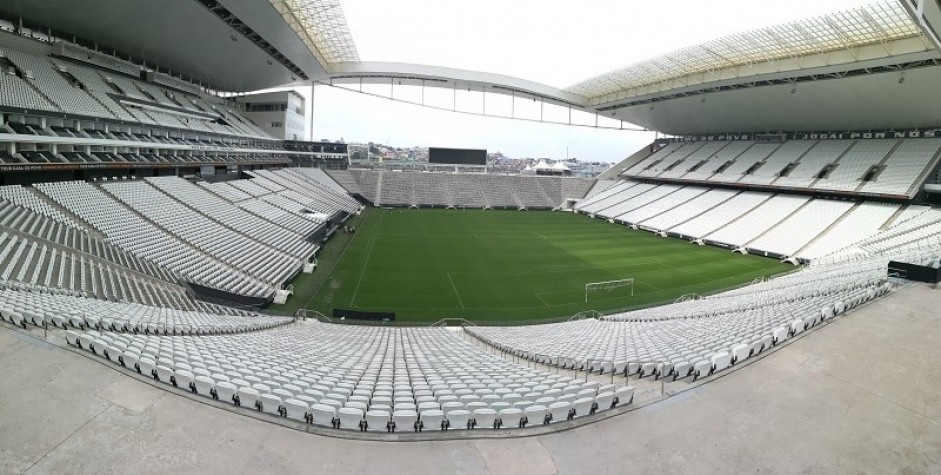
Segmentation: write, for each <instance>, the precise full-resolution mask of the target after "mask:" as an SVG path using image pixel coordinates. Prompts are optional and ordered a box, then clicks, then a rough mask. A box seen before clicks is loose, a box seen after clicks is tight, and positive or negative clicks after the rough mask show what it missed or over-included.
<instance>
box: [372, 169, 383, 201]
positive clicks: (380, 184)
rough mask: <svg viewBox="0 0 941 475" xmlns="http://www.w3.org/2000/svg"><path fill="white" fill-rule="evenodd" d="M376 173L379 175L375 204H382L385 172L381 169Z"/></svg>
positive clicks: (377, 177)
mask: <svg viewBox="0 0 941 475" xmlns="http://www.w3.org/2000/svg"><path fill="white" fill-rule="evenodd" d="M376 173H377V174H378V175H377V176H376V202H375V203H374V204H375V205H376V206H378V205H380V204H382V175H383V173H382V171H379V172H376Z"/></svg>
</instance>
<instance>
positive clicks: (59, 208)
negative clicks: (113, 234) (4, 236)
mask: <svg viewBox="0 0 941 475" xmlns="http://www.w3.org/2000/svg"><path fill="white" fill-rule="evenodd" d="M29 189H30V190H32V193H33V194H34V195H35V196H36V197H38V198H39V199H40V200H41V201H43V202H44V203H46V204H47V205H49V206H50V207H51V208H54V209H55V210H56V211H58V212H60V213H62V214H63V215H65V216H67V217H68V218H69V219H71V220H72V221H74V222H76V223H78V224H79V225H81V226H82V228H83V229H84V230H85V232H87V233H88V235H89V236H91V237H94V238H97V239H101V240H102V241H104V240H106V239H107V236H105V235H104V234H103V233H102V232H101V231H99V230H98V229H96V228H95V227H94V226H92V225H91V224H88V222H87V221H85V220H84V219H82V218H80V217H78V215H76V214H74V213H72V212H71V211H69V210H67V209H65V207H63V206H61V205H60V204H59V203H57V202H56V201H55V200H53V199H52V198H49V197H48V196H46V194H45V193H43V192H42V191H39V189H38V188H32V187H29Z"/></svg>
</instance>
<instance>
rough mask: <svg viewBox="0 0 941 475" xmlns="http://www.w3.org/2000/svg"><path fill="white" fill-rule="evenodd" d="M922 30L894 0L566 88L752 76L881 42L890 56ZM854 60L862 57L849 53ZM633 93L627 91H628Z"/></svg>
mask: <svg viewBox="0 0 941 475" xmlns="http://www.w3.org/2000/svg"><path fill="white" fill-rule="evenodd" d="M921 35H922V32H921V29H920V28H919V26H918V25H916V24H915V23H914V22H913V21H912V19H911V18H910V16H909V14H908V12H906V11H905V8H903V7H902V5H901V4H899V2H898V1H895V0H890V1H883V2H880V3H875V4H872V5H867V6H862V7H859V8H854V9H851V10H846V11H842V12H838V13H833V14H829V15H823V16H819V17H816V18H811V19H808V20H803V21H797V22H792V23H787V24H783V25H778V26H773V27H770V28H762V29H759V30H755V31H749V32H745V33H740V34H735V35H731V36H726V37H724V38H719V39H716V40H712V41H708V42H706V43H703V44H699V45H694V46H689V47H686V48H683V49H681V50H678V51H673V52H670V53H667V54H664V55H661V56H658V57H655V58H651V59H648V60H645V61H641V62H638V63H635V64H632V65H630V66H626V67H624V68H620V69H617V70H614V71H611V72H608V73H605V74H602V75H600V76H596V77H593V78H591V79H588V80H585V81H582V82H579V83H577V84H575V85H572V86H570V87H568V88H566V91H568V92H571V93H574V94H580V95H583V96H585V97H587V98H589V100H592V99H595V100H598V99H601V101H603V98H604V97H605V96H611V95H616V94H618V93H625V92H628V93H629V92H630V91H632V90H637V89H638V88H641V87H643V86H649V85H652V84H665V83H670V82H673V81H676V80H681V79H684V78H685V79H687V80H688V81H687V82H689V81H695V82H699V81H697V78H696V76H699V75H703V74H713V73H716V72H717V71H719V70H735V72H734V73H733V74H734V75H736V76H743V75H749V74H752V73H753V72H754V71H753V70H754V69H755V68H754V66H755V65H756V64H759V63H774V62H782V63H790V65H792V66H796V67H798V68H800V67H801V66H802V63H803V61H802V58H804V57H807V56H813V57H821V56H825V55H827V54H828V53H830V52H833V51H839V50H846V51H850V52H853V51H854V50H856V49H858V48H860V47H863V46H868V45H873V44H879V45H882V46H883V47H884V49H885V53H886V54H887V55H891V54H892V53H893V51H892V50H891V48H890V46H889V44H890V43H891V42H893V41H895V40H901V39H905V38H914V37H920V36H921ZM851 56H852V58H853V59H855V60H858V59H860V58H859V55H854V54H851ZM628 95H629V94H628ZM598 102H600V101H598Z"/></svg>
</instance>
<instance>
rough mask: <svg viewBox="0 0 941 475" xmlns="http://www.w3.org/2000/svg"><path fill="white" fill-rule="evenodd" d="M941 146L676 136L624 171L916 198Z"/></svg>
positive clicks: (925, 141) (918, 141) (919, 141)
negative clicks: (681, 139) (677, 138)
mask: <svg viewBox="0 0 941 475" xmlns="http://www.w3.org/2000/svg"><path fill="white" fill-rule="evenodd" d="M939 150H941V139H936V138H904V139H857V140H788V141H785V142H783V143H756V142H753V141H748V140H740V141H731V142H729V141H706V142H685V143H680V142H675V143H671V144H667V145H666V146H664V147H663V148H661V149H660V150H658V151H657V152H655V153H654V154H652V155H651V156H650V157H648V158H646V159H645V160H642V161H640V162H639V163H638V164H637V165H635V166H633V167H631V168H629V169H628V170H626V171H624V172H622V173H621V176H622V177H626V178H630V177H634V178H643V179H649V180H655V181H656V180H671V182H673V181H695V182H697V183H701V182H714V183H724V184H730V185H731V184H734V185H739V186H742V187H746V188H747V187H749V186H756V185H758V186H762V187H763V188H762V189H768V188H771V189H815V190H827V191H837V192H844V193H853V194H865V195H888V196H892V197H907V198H911V197H913V196H914V195H915V193H916V192H917V191H918V189H917V185H919V184H920V183H921V182H923V181H924V179H925V178H926V173H928V172H929V171H930V170H931V169H933V168H934V166H933V165H936V164H937V162H938V159H939Z"/></svg>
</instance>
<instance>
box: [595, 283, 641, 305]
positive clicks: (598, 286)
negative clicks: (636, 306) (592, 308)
mask: <svg viewBox="0 0 941 475" xmlns="http://www.w3.org/2000/svg"><path fill="white" fill-rule="evenodd" d="M624 287H630V288H631V297H633V296H634V279H633V278H631V279H618V280H606V281H604V282H589V283H587V284H585V303H588V296H589V295H591V294H592V293H594V292H611V291H613V290H617V289H622V288H624Z"/></svg>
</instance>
